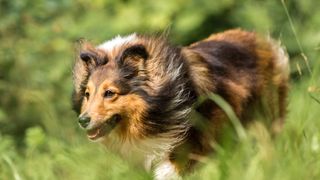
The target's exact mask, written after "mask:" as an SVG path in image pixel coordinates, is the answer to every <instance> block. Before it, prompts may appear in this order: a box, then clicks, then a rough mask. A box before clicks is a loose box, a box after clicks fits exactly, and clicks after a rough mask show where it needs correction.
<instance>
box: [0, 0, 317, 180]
mask: <svg viewBox="0 0 320 180" xmlns="http://www.w3.org/2000/svg"><path fill="white" fill-rule="evenodd" d="M319 7H320V1H317V0H303V1H302V0H287V1H280V0H268V1H263V0H220V1H218V0H175V1H173V0H161V1H142V0H122V1H115V0H113V1H112V0H92V1H85V0H73V1H72V0H0V179H150V177H151V175H150V174H148V173H145V172H144V171H143V170H141V169H140V168H137V167H134V166H133V165H130V164H127V162H126V161H125V160H122V159H120V158H119V157H117V156H115V155H113V154H111V153H110V152H107V151H106V150H105V149H104V148H103V147H101V146H100V145H98V144H95V143H91V142H89V141H88V140H87V138H86V137H85V134H84V133H83V132H82V131H81V130H80V128H79V127H78V124H77V117H76V114H75V113H74V112H73V111H72V110H71V104H70V100H71V91H72V81H71V71H72V62H73V59H74V57H75V44H76V40H78V39H79V38H86V39H88V40H90V41H92V42H94V43H96V44H99V43H102V42H104V41H105V40H108V39H110V38H112V37H114V36H115V35H118V34H120V35H126V34H129V33H132V32H138V33H146V34H150V33H159V32H160V33H161V32H163V31H168V32H169V38H170V40H171V41H172V43H174V44H178V45H188V44H189V43H191V42H194V41H197V40H200V39H202V38H205V37H207V36H208V35H210V34H211V33H215V32H219V31H223V30H226V29H229V28H237V27H240V28H243V29H246V30H251V31H257V32H259V33H262V34H270V35H271V36H272V37H274V38H275V39H278V40H281V42H282V44H283V45H284V46H285V47H286V48H287V50H288V53H289V55H290V66H291V86H290V98H289V107H288V111H289V113H288V118H287V123H286V126H285V130H284V132H283V133H282V134H281V135H280V136H279V137H278V138H277V139H276V140H270V138H268V136H267V135H266V136H260V135H257V134H259V133H257V130H252V131H248V139H246V140H242V141H239V142H238V143H237V145H235V146H232V145H230V146H228V145H226V146H225V147H224V148H223V149H220V150H219V151H218V152H217V153H216V155H215V156H213V157H210V158H209V159H206V160H205V163H203V165H202V166H201V167H200V168H199V170H198V171H197V172H196V173H194V174H192V175H190V176H188V177H187V178H190V179H281V180H283V179H290V180H292V179H320V133H319V132H320V131H319V129H320V121H319V120H320V119H319V118H320V101H319V100H320V86H319V82H320V79H319V70H320V62H319V61H320V56H319V55H320V11H319ZM286 8H287V10H288V11H287V12H288V14H286ZM308 64H309V67H310V68H308ZM260 128H261V127H260ZM256 129H258V131H259V132H263V128H262V129H259V127H258V128H256ZM260 134H261V133H260ZM201 164H202V163H201Z"/></svg>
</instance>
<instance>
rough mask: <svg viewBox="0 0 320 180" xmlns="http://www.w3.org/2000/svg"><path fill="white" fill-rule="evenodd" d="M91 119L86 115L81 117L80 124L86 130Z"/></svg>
mask: <svg viewBox="0 0 320 180" xmlns="http://www.w3.org/2000/svg"><path fill="white" fill-rule="evenodd" d="M90 120H91V118H90V117H89V116H88V115H87V114H84V115H82V116H80V117H79V124H80V126H81V127H83V128H86V127H87V126H88V125H89V124H90Z"/></svg>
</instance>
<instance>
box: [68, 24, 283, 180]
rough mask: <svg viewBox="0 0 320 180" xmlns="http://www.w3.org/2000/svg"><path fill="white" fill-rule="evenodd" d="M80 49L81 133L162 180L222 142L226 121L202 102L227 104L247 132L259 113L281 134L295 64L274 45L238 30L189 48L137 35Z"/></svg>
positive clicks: (76, 96) (77, 104) (77, 105)
mask: <svg viewBox="0 0 320 180" xmlns="http://www.w3.org/2000/svg"><path fill="white" fill-rule="evenodd" d="M80 44H81V46H80V49H79V52H78V54H77V58H76V60H75V63H74V68H73V82H74V91H73V106H74V110H75V111H76V112H77V113H78V115H79V124H80V126H81V127H82V128H83V129H84V130H85V131H86V133H87V136H88V138H89V139H90V140H92V141H98V142H101V143H102V144H104V145H105V146H107V147H108V148H110V149H111V150H113V151H115V152H117V153H118V154H120V155H121V156H122V157H124V158H126V159H128V160H131V161H132V162H134V163H136V164H140V165H141V166H144V167H145V168H146V169H147V170H152V171H153V173H154V177H155V179H178V178H180V177H181V176H182V175H184V174H185V173H187V172H190V171H192V169H194V165H195V164H197V161H198V160H197V158H192V157H195V156H196V157H205V156H207V155H208V154H209V153H210V152H212V151H213V148H212V146H211V145H210V142H216V141H218V140H219V137H221V135H223V134H224V132H223V129H224V128H223V127H224V126H225V125H226V124H228V121H229V118H228V116H227V114H226V113H225V111H224V110H223V108H221V107H220V106H219V105H218V104H217V103H216V102H214V101H212V100H208V99H207V100H204V101H203V102H202V103H200V104H199V103H197V102H198V99H199V98H200V97H206V96H210V94H215V95H217V96H220V97H221V98H223V99H224V100H225V101H226V102H227V103H228V104H229V105H230V107H232V110H233V111H234V113H235V115H236V116H237V117H238V118H239V120H240V122H241V123H242V124H243V125H246V124H248V123H249V122H251V121H253V120H254V114H256V112H260V114H262V115H263V116H265V117H266V119H267V121H266V125H267V126H268V128H270V131H271V132H273V133H275V134H276V133H278V132H280V131H281V129H282V126H283V124H284V119H285V114H286V104H287V103H286V97H287V91H288V76H289V66H288V55H287V53H286V51H285V49H284V48H283V47H282V46H281V45H280V43H279V42H277V41H275V40H273V39H271V38H270V37H264V36H261V35H258V34H257V33H255V32H248V31H244V30H241V29H232V30H228V31H225V32H222V33H218V34H213V35H211V36H209V37H208V38H206V39H204V40H201V41H198V42H195V43H193V44H191V45H189V46H186V47H179V46H174V45H172V44H171V43H170V42H169V41H168V40H167V38H166V37H165V36H161V35H160V36H147V35H139V34H131V35H128V36H125V37H121V36H118V37H115V38H114V39H112V40H110V41H106V42H105V43H102V44H101V45H98V46H94V45H92V44H91V43H89V42H87V41H82V42H81V43H80ZM195 104H198V105H195ZM198 116H201V117H202V118H200V119H199V118H196V117H198ZM197 121H201V122H200V123H202V124H204V126H205V128H199V126H197V123H196V122H197Z"/></svg>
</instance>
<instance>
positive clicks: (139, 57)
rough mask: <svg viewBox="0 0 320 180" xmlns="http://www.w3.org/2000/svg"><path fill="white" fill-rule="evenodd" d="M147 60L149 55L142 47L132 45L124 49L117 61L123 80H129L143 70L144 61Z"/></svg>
mask: <svg viewBox="0 0 320 180" xmlns="http://www.w3.org/2000/svg"><path fill="white" fill-rule="evenodd" d="M148 58H149V54H148V52H147V50H146V48H145V47H144V46H143V45H134V46H131V47H128V48H127V49H125V50H124V51H123V52H122V53H121V55H120V57H119V59H118V65H119V67H120V69H122V70H123V72H125V74H124V75H123V76H124V77H125V78H127V79H130V78H131V77H133V76H135V75H136V74H137V73H138V72H139V71H143V70H144V69H145V61H146V60H147V59H148Z"/></svg>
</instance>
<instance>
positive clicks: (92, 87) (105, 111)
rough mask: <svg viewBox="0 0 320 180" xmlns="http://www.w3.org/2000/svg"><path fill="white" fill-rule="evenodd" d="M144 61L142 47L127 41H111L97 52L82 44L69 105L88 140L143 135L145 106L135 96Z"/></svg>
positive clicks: (144, 103)
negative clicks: (72, 108)
mask: <svg viewBox="0 0 320 180" xmlns="http://www.w3.org/2000/svg"><path fill="white" fill-rule="evenodd" d="M111 43H113V44H112V46H111ZM117 43H118V44H117ZM111 47H112V48H111ZM147 60H148V53H147V51H146V49H145V47H144V46H143V45H141V44H137V43H133V42H129V41H126V42H125V43H124V42H121V43H119V42H117V39H115V40H113V42H109V44H108V43H105V44H103V45H101V46H98V47H97V48H95V47H93V46H91V45H90V44H88V43H86V42H85V43H83V44H82V47H81V48H80V51H79V54H78V58H77V59H76V62H75V65H74V70H73V80H74V94H73V104H74V109H75V110H76V112H78V114H79V121H78V122H79V124H80V126H81V127H82V128H84V129H85V130H86V131H87V135H88V137H89V138H90V139H91V140H97V139H99V138H101V137H104V136H106V135H108V133H110V132H111V131H116V133H117V134H118V135H119V136H123V137H125V136H141V135H142V134H143V127H144V125H143V122H141V121H142V119H143V116H144V113H145V111H146V109H147V104H146V102H145V101H144V100H143V98H142V97H141V95H139V94H137V93H135V92H136V91H139V89H138V88H139V87H140V85H141V84H140V83H141V82H142V81H141V80H139V79H142V78H145V74H144V66H145V61H147Z"/></svg>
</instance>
